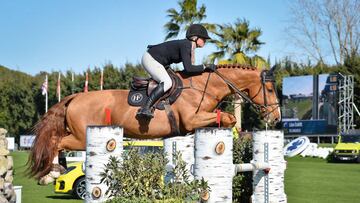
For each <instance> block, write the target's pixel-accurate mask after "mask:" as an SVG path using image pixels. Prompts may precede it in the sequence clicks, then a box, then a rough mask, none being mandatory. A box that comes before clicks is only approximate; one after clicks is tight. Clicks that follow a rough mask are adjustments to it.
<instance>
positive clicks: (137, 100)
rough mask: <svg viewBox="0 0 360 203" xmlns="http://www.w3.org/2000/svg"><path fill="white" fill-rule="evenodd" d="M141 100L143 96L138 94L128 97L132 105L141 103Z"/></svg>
mask: <svg viewBox="0 0 360 203" xmlns="http://www.w3.org/2000/svg"><path fill="white" fill-rule="evenodd" d="M143 99H144V96H143V95H142V94H141V93H139V92H137V93H135V94H133V95H131V97H130V100H131V102H132V103H141V101H142V100H143Z"/></svg>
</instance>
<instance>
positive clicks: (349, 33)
mask: <svg viewBox="0 0 360 203" xmlns="http://www.w3.org/2000/svg"><path fill="white" fill-rule="evenodd" d="M289 3H290V9H291V12H290V21H289V26H288V27H287V29H286V30H287V31H286V33H287V34H288V35H289V37H290V39H291V41H292V42H295V44H296V45H297V46H298V47H300V48H301V49H302V50H303V51H305V53H306V54H307V55H308V56H309V57H310V58H312V59H315V60H316V61H317V62H321V63H325V59H326V58H327V57H328V56H330V55H331V56H332V57H330V58H332V60H333V61H335V63H336V64H344V59H345V58H346V57H347V56H350V55H351V54H358V53H359V44H360V1H356V0H355V1H354V0H342V1H337V0H319V1H308V0H295V1H289Z"/></svg>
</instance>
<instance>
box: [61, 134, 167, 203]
mask: <svg viewBox="0 0 360 203" xmlns="http://www.w3.org/2000/svg"><path fill="white" fill-rule="evenodd" d="M163 146H164V144H163V141H146V140H142V141H124V150H125V151H126V150H127V149H128V148H129V147H140V149H139V151H140V153H142V154H144V153H149V152H156V151H160V150H161V147H163ZM84 171H85V163H84V162H83V161H80V162H74V163H69V164H67V169H66V171H65V173H64V174H62V175H60V177H59V178H57V179H56V181H55V193H67V194H71V195H73V196H74V197H75V198H78V199H85V192H86V185H85V174H84Z"/></svg>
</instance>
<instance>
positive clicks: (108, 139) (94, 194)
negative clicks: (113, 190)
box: [85, 126, 123, 203]
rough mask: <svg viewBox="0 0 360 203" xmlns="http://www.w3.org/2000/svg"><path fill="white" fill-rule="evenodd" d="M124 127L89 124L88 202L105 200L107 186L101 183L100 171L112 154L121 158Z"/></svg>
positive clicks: (87, 137)
mask: <svg viewBox="0 0 360 203" xmlns="http://www.w3.org/2000/svg"><path fill="white" fill-rule="evenodd" d="M122 151H123V128H122V127H118V126H88V127H87V129H86V171H85V180H86V197H85V202H86V203H90V202H91V203H96V202H105V201H106V200H107V199H108V197H107V196H106V195H105V192H106V191H107V189H108V188H107V186H106V185H105V184H104V183H102V184H100V179H101V177H100V173H101V172H103V171H104V165H106V164H107V163H108V162H109V158H110V156H116V157H118V158H121V155H122Z"/></svg>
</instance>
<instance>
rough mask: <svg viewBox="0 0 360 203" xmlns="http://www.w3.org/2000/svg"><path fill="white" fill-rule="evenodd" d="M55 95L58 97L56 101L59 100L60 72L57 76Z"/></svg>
mask: <svg viewBox="0 0 360 203" xmlns="http://www.w3.org/2000/svg"><path fill="white" fill-rule="evenodd" d="M56 96H57V97H58V101H59V102H60V100H61V87H60V72H59V77H58V81H57V86H56Z"/></svg>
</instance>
